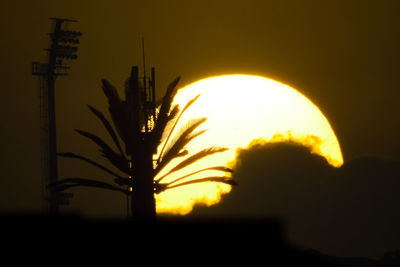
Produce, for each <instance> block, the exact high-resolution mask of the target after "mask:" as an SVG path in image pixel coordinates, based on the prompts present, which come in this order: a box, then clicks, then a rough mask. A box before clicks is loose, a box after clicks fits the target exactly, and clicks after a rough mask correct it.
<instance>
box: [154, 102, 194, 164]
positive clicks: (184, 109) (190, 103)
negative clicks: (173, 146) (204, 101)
mask: <svg viewBox="0 0 400 267" xmlns="http://www.w3.org/2000/svg"><path fill="white" fill-rule="evenodd" d="M199 97H200V95H197V96H196V97H195V98H193V99H191V100H190V101H189V102H188V103H187V104H186V105H185V107H184V108H183V110H182V111H181V113H180V114H179V116H178V118H177V119H176V120H175V123H174V125H173V126H172V128H171V130H170V131H169V134H168V136H167V140H166V141H165V143H164V145H163V147H162V149H161V152H160V156H159V157H158V160H157V163H159V162H160V161H161V158H162V157H163V153H164V149H165V147H166V146H167V145H168V141H169V139H170V137H171V136H172V133H173V132H174V130H175V127H176V125H177V124H178V122H179V120H180V118H181V117H182V115H183V113H185V111H186V110H187V109H188V108H189V107H190V106H191V105H192V104H193V103H194V102H195V101H196V100H197V99H198V98H199Z"/></svg>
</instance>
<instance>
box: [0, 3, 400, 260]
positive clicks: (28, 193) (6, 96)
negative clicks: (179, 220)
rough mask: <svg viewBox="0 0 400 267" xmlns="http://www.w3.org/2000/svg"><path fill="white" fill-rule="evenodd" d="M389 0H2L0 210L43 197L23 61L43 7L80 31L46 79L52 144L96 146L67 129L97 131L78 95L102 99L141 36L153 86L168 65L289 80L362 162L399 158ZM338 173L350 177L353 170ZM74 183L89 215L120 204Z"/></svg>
mask: <svg viewBox="0 0 400 267" xmlns="http://www.w3.org/2000/svg"><path fill="white" fill-rule="evenodd" d="M399 5H400V4H399V3H398V1H391V0H383V1H377V0H376V1H359V0H354V1H341V0H339V1H329V0H327V1H318V0H313V1H311V0H305V1H295V0H292V1H251V0H248V1H232V0H231V1H226V0H222V1H215V0H214V1H209V0H205V1H121V0H115V1H75V0H70V1H50V0H46V1H22V0H19V1H18V0H16V1H8V2H7V3H4V4H3V14H2V16H1V17H0V27H1V28H0V30H1V32H2V36H3V37H2V40H1V42H0V56H1V60H2V64H1V66H0V71H1V72H0V73H1V77H2V90H1V93H2V97H1V105H0V112H1V113H0V114H1V131H0V138H1V140H2V149H3V153H1V156H0V157H1V161H0V162H1V164H2V165H1V167H2V177H1V179H0V188H1V190H2V192H1V194H0V212H38V211H40V210H41V207H42V201H41V188H42V182H41V178H40V143H39V101H38V79H37V77H34V76H32V75H31V62H32V61H41V62H44V61H45V51H44V50H43V49H44V48H46V47H47V46H48V42H49V39H48V36H47V35H46V33H48V32H50V31H51V24H50V20H49V19H48V18H50V17H61V18H71V19H76V20H78V21H79V22H78V23H76V24H75V25H71V28H73V29H76V30H79V31H81V32H83V36H82V37H81V44H80V45H79V51H78V60H76V61H72V62H69V63H70V66H71V69H70V75H69V76H67V77H60V78H58V79H57V82H56V115H57V141H58V150H59V151H73V152H75V151H80V152H82V154H85V153H86V154H87V155H96V154H95V153H96V149H95V148H94V146H92V145H91V144H89V143H88V142H86V140H84V139H83V138H82V137H80V136H78V135H77V134H76V133H75V132H74V131H73V129H75V128H79V129H90V130H91V131H93V132H100V131H102V128H101V125H100V124H99V123H97V121H96V120H95V119H94V118H93V115H92V114H91V113H90V111H89V110H88V109H87V104H90V105H93V106H95V107H97V108H98V109H100V110H106V101H105V98H104V96H103V94H102V92H101V87H100V82H101V79H102V78H106V79H108V80H109V81H111V82H113V83H114V84H115V85H116V86H118V87H120V88H122V87H123V85H124V82H125V79H126V78H127V77H128V76H129V72H130V68H131V66H132V65H141V37H144V38H145V43H146V64H147V66H153V67H155V68H156V75H157V96H158V97H161V96H162V95H163V93H164V92H165V88H166V86H167V85H168V84H169V83H170V82H171V81H172V80H173V79H174V78H175V77H177V76H182V80H181V83H180V84H181V86H183V85H186V84H189V83H191V82H194V81H196V80H198V79H201V78H205V77H208V76H213V75H221V74H232V73H244V74H256V75H262V76H265V77H269V78H272V79H275V80H278V81H280V82H283V83H285V84H288V85H290V86H292V87H294V88H296V89H297V90H299V91H300V92H301V93H302V94H303V95H305V96H306V97H307V98H308V99H310V100H311V101H312V102H313V103H314V104H316V105H317V106H318V107H319V109H320V110H321V111H322V112H323V114H324V115H325V116H326V117H327V119H328V120H329V122H330V124H331V126H332V128H333V129H334V131H335V133H336V136H337V137H338V140H339V142H340V145H341V148H342V153H343V157H344V161H345V163H348V164H349V165H350V166H353V165H351V164H350V163H352V162H354V161H355V162H362V164H360V166H367V165H370V164H371V163H368V162H367V163H365V162H364V159H365V158H367V156H373V157H372V159H375V160H372V161H373V162H376V161H378V162H382V161H383V162H385V164H386V162H398V161H400V156H399V154H398V150H399V148H400V140H399V139H398V136H399V135H400V127H399V125H398V122H399V119H400V112H399V110H398V99H399V96H400V90H399V80H398V72H399V64H400V63H399V62H400V60H399V59H400V50H399V49H398V47H400V18H399V16H398V13H399V7H400V6H399ZM227 97H228V96H227ZM256 123H262V122H256ZM260 155H261V156H260V157H261V158H262V159H263V157H264V156H265V160H266V159H267V158H268V157H267V156H266V155H264V154H262V153H261V154H260ZM368 158H369V159H371V157H368ZM368 158H367V159H368ZM382 164H383V163H382ZM385 164H383V165H384V166H386V165H385ZM396 164H397V163H396ZM396 164H394V165H396ZM59 165H60V166H59V173H60V176H68V175H70V174H73V173H75V174H76V171H77V170H78V171H79V173H80V174H81V176H83V177H85V176H86V177H96V176H98V175H101V173H100V172H97V171H96V170H93V169H92V168H90V167H88V166H87V165H85V164H82V163H79V162H75V161H60V163H59ZM345 165H346V164H345ZM372 165H373V164H372ZM346 166H347V165H346ZM380 166H381V165H380ZM396 166H397V165H396ZM277 168H278V167H277ZM321 168H322V167H321ZM323 168H325V167H323ZM351 168H353V167H351ZM351 168H350V169H351ZM358 168H361V169H362V170H361V171H359V172H357V175H355V176H356V177H361V176H362V175H359V174H360V173H361V174H364V173H365V170H364V169H363V168H362V167H358ZM385 168H386V167H385ZM393 168H394V169H396V170H397V169H398V168H397V167H393ZM385 170H386V169H385ZM391 170H392V169H391ZM241 172H242V174H241V175H242V177H252V176H254V177H256V176H257V175H255V174H254V173H253V168H250V167H249V168H247V169H243V170H242V171H241ZM243 172H245V174H243ZM328 172H329V171H328ZM396 173H398V172H396V171H394V170H393V171H390V172H389V173H388V174H387V175H376V179H383V178H382V177H389V178H388V179H392V178H393V176H396ZM238 175H239V174H238ZM339 176H340V177H344V176H346V177H348V175H344V176H343V175H339ZM378 176H379V177H378ZM238 179H240V177H238ZM371 179H373V178H371ZM339 180H340V181H344V182H343V183H344V184H347V186H348V187H352V186H353V187H354V188H357V186H356V185H357V183H356V182H355V180H351V182H350V181H349V182H348V183H347V180H350V179H347V180H346V179H344V178H343V179H339ZM358 182H359V183H362V182H360V181H358ZM310 183H314V181H313V180H312V181H311V180H310ZM355 183H356V184H355ZM331 186H332V187H333V188H337V186H338V185H337V184H332V185H331ZM335 186H336V187H335ZM266 187H268V186H267V185H266ZM373 187H374V186H371V188H373ZM299 188H301V187H299ZM385 188H387V187H385ZM297 190H300V189H297ZM304 190H308V189H307V188H305V189H304ZM349 190H350V189H349ZM335 192H336V191H335ZM337 192H341V190H340V189H337ZM74 194H75V196H74V199H73V201H72V203H71V207H68V208H67V211H77V212H79V213H82V214H84V215H85V216H88V217H101V216H116V217H118V216H123V215H124V214H125V207H124V203H125V202H124V201H125V200H124V199H123V198H121V197H119V196H115V194H114V193H108V192H98V191H96V190H87V189H82V190H80V189H77V190H75V191H74ZM342 194H343V193H342V192H341V193H340V194H339V193H338V194H337V195H335V194H334V195H333V196H332V198H333V199H335V200H338V201H339V200H340V199H342V198H345V197H344V196H343V195H342ZM349 194H351V193H349ZM232 196H233V193H232ZM93 199H96V202H93ZM227 201H228V200H227ZM310 201H311V200H310ZM339 202H340V201H339ZM352 203H354V202H352ZM221 205H223V203H221ZM226 205H228V204H226ZM249 205H250V203H249ZM332 205H333V204H332ZM340 205H342V206H346V205H345V204H343V203H342V204H340ZM340 205H339V204H338V207H339V206H340ZM357 205H358V204H357ZM228 206H229V205H228ZM281 207H282V205H281V204H276V206H275V207H274V208H276V209H278V210H280V208H281ZM213 209H218V207H214V208H213ZM213 209H211V208H210V210H209V211H208V212H210V213H212V210H213ZM271 209H272V208H271ZM240 211H242V210H240ZM240 211H238V212H239V214H241V213H240ZM204 212H207V211H204ZM205 214H206V213H205ZM260 214H264V213H260ZM288 214H290V212H289V213H288ZM315 216H316V215H315ZM385 216H386V215H385ZM296 218H297V217H296ZM294 220H296V219H294ZM388 220H389V219H388ZM304 225H307V227H310V225H312V224H306V223H305V224H304ZM371 225H372V224H371ZM304 227H306V226H304ZM304 229H305V228H304ZM374 229H375V228H374ZM338 231H339V230H338ZM397 234H398V232H397ZM308 236H310V235H308ZM297 237H298V240H303V241H304V238H303V237H301V236H300V235H297ZM302 238H303V239H302ZM354 238H355V237H354ZM355 239H356V238H355ZM398 239H400V238H398ZM310 240H311V239H310ZM310 242H311V241H310ZM315 242H317V241H315ZM313 244H317V243H313ZM321 247H323V245H321ZM380 249H381V250H382V249H383V248H380ZM367 250H368V249H366V250H365V251H367ZM333 251H338V250H335V249H333ZM365 251H361V252H360V253H361V254H362V253H367V252H365ZM368 251H369V252H368V253H371V254H373V253H375V254H376V253H381V251H379V249H376V250H374V252H371V251H372V250H368ZM343 253H345V252H343Z"/></svg>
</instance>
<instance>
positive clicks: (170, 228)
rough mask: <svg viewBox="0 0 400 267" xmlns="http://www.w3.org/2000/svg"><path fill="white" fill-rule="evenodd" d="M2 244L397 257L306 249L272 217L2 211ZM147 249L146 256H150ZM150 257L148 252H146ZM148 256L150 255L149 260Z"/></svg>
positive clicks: (170, 254) (206, 256)
mask: <svg viewBox="0 0 400 267" xmlns="http://www.w3.org/2000/svg"><path fill="white" fill-rule="evenodd" d="M0 221H1V224H2V226H3V227H2V228H1V229H2V232H3V234H2V242H3V244H6V247H7V248H8V249H10V248H11V249H13V248H14V249H16V250H21V249H22V247H23V248H24V250H25V252H38V253H40V252H43V251H46V253H47V255H60V253H61V254H62V255H64V256H63V257H65V256H68V257H69V256H76V253H82V254H83V255H88V253H89V252H95V254H96V255H98V256H102V253H106V255H109V256H112V257H115V258H126V259H128V260H129V261H139V260H146V259H147V260H150V261H151V263H163V264H167V263H168V264H169V263H174V264H178V265H193V264H199V263H200V264H210V263H212V264H213V265H215V264H227V263H228V264H229V263H239V262H241V263H245V264H246V266H249V265H253V264H257V265H260V264H261V265H263V266H363V267H369V266H400V255H399V253H398V252H397V254H396V252H393V253H388V254H386V255H385V256H384V257H382V258H381V259H380V260H372V259H367V258H336V257H333V256H329V255H323V254H321V253H319V252H318V251H316V250H310V249H308V250H305V249H301V248H298V247H295V246H293V245H291V244H290V243H289V242H288V241H287V240H286V239H285V229H284V226H283V224H282V223H281V222H279V221H277V220H274V219H270V220H267V219H264V220H226V219H224V220H216V219H215V220H190V219H183V218H182V219H176V218H174V219H168V218H163V219H159V220H157V222H154V223H139V222H136V223H135V222H131V221H112V220H102V221H89V220H85V219H83V218H82V217H79V216H60V217H54V216H42V215H3V216H0ZM149 253H150V254H149ZM149 255H150V256H149ZM149 257H150V259H149Z"/></svg>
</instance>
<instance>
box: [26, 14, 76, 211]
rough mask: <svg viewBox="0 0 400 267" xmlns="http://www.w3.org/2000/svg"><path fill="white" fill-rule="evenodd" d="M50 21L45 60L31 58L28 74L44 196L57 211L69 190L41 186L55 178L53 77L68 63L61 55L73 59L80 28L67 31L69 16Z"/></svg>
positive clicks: (48, 209) (63, 72)
mask: <svg viewBox="0 0 400 267" xmlns="http://www.w3.org/2000/svg"><path fill="white" fill-rule="evenodd" d="M50 19H51V20H52V22H53V31H52V32H51V33H49V35H50V45H49V48H47V49H45V50H46V51H47V63H44V64H42V63H39V62H32V75H35V76H39V99H40V143H41V163H42V169H41V171H42V181H43V193H44V198H45V199H46V200H47V204H48V205H47V211H48V212H49V213H50V214H53V215H57V214H58V213H59V205H67V204H68V199H69V198H71V197H72V194H61V193H55V192H53V191H48V190H47V189H46V188H45V187H46V185H48V184H49V183H54V182H57V180H58V168H57V142H56V115H55V93H54V90H55V81H56V78H57V77H58V76H65V75H68V69H69V66H67V65H65V64H64V62H63V60H64V59H70V60H73V59H77V55H76V52H77V51H78V47H77V45H78V44H79V37H80V36H81V35H82V33H81V32H77V31H70V30H69V29H68V26H69V23H70V22H77V21H75V20H70V19H60V18H50Z"/></svg>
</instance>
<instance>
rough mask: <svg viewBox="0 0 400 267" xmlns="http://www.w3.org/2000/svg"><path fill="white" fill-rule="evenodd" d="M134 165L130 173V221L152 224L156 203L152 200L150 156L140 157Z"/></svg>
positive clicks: (151, 160) (151, 161)
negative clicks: (131, 182)
mask: <svg viewBox="0 0 400 267" xmlns="http://www.w3.org/2000/svg"><path fill="white" fill-rule="evenodd" d="M134 164H135V163H134ZM135 165H136V166H134V167H133V173H132V174H133V175H132V177H133V178H134V186H133V189H132V197H131V209H132V210H131V213H132V219H133V220H135V221H147V222H154V221H155V220H156V201H155V198H154V186H153V159H152V155H142V157H141V158H140V159H138V160H137V162H136V164H135Z"/></svg>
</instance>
